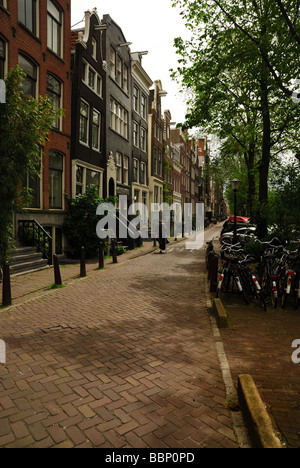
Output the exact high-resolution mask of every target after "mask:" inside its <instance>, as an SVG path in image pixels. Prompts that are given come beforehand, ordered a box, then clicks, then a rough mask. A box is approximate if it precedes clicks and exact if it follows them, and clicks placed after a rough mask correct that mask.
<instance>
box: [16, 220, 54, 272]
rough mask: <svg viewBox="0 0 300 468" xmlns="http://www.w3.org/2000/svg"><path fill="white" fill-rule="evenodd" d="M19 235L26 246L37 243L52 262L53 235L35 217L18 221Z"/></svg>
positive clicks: (44, 255)
mask: <svg viewBox="0 0 300 468" xmlns="http://www.w3.org/2000/svg"><path fill="white" fill-rule="evenodd" d="M18 237H19V241H20V242H22V243H23V245H24V246H26V245H27V246H29V245H35V246H36V247H37V248H38V250H39V251H40V252H41V253H42V254H43V257H44V258H46V259H47V260H48V264H49V265H51V264H52V237H51V236H50V234H49V233H48V232H47V231H46V230H45V229H44V228H43V227H42V226H41V225H40V224H39V223H38V222H37V221H36V220H35V219H33V220H23V219H22V220H19V221H18Z"/></svg>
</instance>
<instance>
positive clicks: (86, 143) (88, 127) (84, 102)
mask: <svg viewBox="0 0 300 468" xmlns="http://www.w3.org/2000/svg"><path fill="white" fill-rule="evenodd" d="M82 103H83V104H86V105H87V109H88V111H87V114H88V116H87V141H86V142H85V141H83V140H81V139H80V136H81V135H80V123H81V104H82ZM89 130H90V104H89V103H88V102H86V101H85V100H84V99H81V100H80V110H79V143H80V144H81V145H84V146H89V137H90V131H89Z"/></svg>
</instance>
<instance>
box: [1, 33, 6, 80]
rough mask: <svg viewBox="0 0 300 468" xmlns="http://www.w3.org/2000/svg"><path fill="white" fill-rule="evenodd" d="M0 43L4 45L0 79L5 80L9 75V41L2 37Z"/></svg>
mask: <svg viewBox="0 0 300 468" xmlns="http://www.w3.org/2000/svg"><path fill="white" fill-rule="evenodd" d="M0 42H2V43H3V46H4V47H3V56H1V55H0V79H1V80H3V79H4V78H5V76H6V73H7V41H6V40H5V39H4V37H2V36H0Z"/></svg>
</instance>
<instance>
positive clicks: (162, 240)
mask: <svg viewBox="0 0 300 468" xmlns="http://www.w3.org/2000/svg"><path fill="white" fill-rule="evenodd" d="M158 243H159V248H160V252H159V253H160V254H162V253H163V250H166V244H167V239H166V226H165V225H164V224H163V223H162V222H161V221H160V222H159V233H158Z"/></svg>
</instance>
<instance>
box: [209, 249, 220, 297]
mask: <svg viewBox="0 0 300 468" xmlns="http://www.w3.org/2000/svg"><path fill="white" fill-rule="evenodd" d="M218 266H219V256H218V255H217V254H213V256H212V266H211V276H210V292H215V291H216V290H217V285H218Z"/></svg>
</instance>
